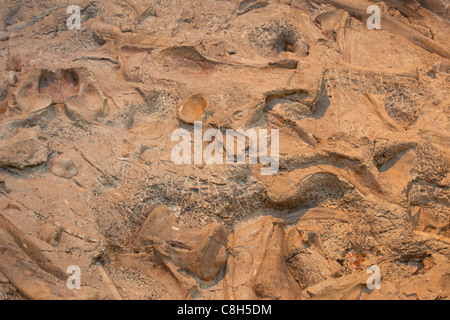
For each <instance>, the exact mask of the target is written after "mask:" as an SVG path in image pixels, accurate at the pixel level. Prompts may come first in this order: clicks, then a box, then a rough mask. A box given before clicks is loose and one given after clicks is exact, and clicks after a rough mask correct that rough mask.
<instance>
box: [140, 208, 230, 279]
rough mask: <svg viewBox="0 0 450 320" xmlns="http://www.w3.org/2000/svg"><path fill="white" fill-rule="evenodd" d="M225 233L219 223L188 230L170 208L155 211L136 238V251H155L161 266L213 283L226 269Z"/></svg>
mask: <svg viewBox="0 0 450 320" xmlns="http://www.w3.org/2000/svg"><path fill="white" fill-rule="evenodd" d="M227 240H228V237H227V234H226V233H225V230H223V228H222V227H221V226H220V225H219V224H214V223H213V224H210V225H209V226H208V227H207V228H205V229H201V230H189V229H186V228H184V227H182V226H180V225H179V224H178V223H176V222H175V219H174V218H173V217H172V216H171V214H170V210H169V208H167V207H166V206H163V205H162V206H158V207H157V208H155V209H154V210H153V211H152V212H151V213H150V215H149V216H148V218H147V220H146V221H145V223H144V225H143V226H142V229H141V230H140V232H139V234H138V235H137V237H136V244H135V248H134V251H135V252H145V251H147V250H149V249H150V250H152V251H154V254H155V255H156V256H158V258H159V259H161V260H162V261H163V262H164V263H168V264H172V265H173V266H174V267H176V268H178V269H183V270H188V271H190V272H192V273H193V274H194V275H196V276H197V277H198V278H199V279H201V280H203V281H206V282H208V281H213V280H214V279H216V278H217V276H218V274H219V272H220V271H221V270H222V269H223V268H224V267H225V266H226V262H227V258H228V254H227V252H226V248H227Z"/></svg>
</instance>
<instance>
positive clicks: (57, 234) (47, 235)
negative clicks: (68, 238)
mask: <svg viewBox="0 0 450 320" xmlns="http://www.w3.org/2000/svg"><path fill="white" fill-rule="evenodd" d="M62 231H63V230H62V227H61V226H56V225H50V226H45V227H43V228H42V229H41V231H40V232H39V238H40V239H41V240H43V241H45V242H47V243H48V244H50V245H52V246H54V247H55V246H57V245H58V243H59V241H60V240H61V234H62Z"/></svg>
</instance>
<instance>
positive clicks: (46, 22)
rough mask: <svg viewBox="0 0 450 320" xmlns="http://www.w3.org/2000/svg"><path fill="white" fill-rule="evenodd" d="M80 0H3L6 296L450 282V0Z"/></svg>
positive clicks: (347, 288) (344, 294)
mask: <svg viewBox="0 0 450 320" xmlns="http://www.w3.org/2000/svg"><path fill="white" fill-rule="evenodd" d="M76 2H77V3H73V1H69V0H61V1H53V0H45V1H19V0H0V7H1V8H2V9H3V8H4V10H3V11H4V12H2V15H1V16H0V299H17V300H18V299H80V298H81V299H92V298H94V299H95V298H97V299H122V298H123V299H147V300H148V299H427V300H434V299H449V297H450V291H449V290H450V287H449V279H450V278H449V263H450V261H449V259H450V248H449V245H450V189H449V188H450V176H449V173H448V170H449V164H450V153H449V150H450V126H449V117H450V108H449V106H450V100H449V96H450V95H449V93H450V87H449V83H450V60H449V58H450V42H449V37H448V35H449V34H450V23H449V19H448V14H449V8H450V7H449V6H448V1H446V0H423V1H422V0H421V1H406V0H385V1H379V0H374V1H366V0H229V1H213V0H211V1H209V0H208V1H206V0H192V1H181V0H164V1H159V0H158V1H147V0H125V1H122V0H96V1H84V0H83V1H76ZM74 4H76V5H78V6H79V7H80V12H81V20H80V22H81V25H80V29H79V30H77V29H74V30H69V29H68V25H67V19H68V18H69V16H70V14H68V13H67V8H68V7H69V6H71V5H74ZM370 5H378V6H379V8H380V12H381V30H370V29H369V28H368V27H367V23H366V22H367V19H368V18H369V16H370V14H368V13H367V8H368V7H369V6H370ZM196 121H199V122H201V123H202V130H203V132H202V133H205V132H206V131H207V130H210V129H213V130H215V129H218V130H220V131H221V132H222V133H223V134H225V133H226V131H227V129H235V130H239V129H240V130H242V131H244V132H245V131H246V130H248V129H254V130H256V131H257V130H261V129H267V130H268V131H269V132H270V130H271V129H277V130H279V131H278V132H279V170H278V172H277V173H276V174H274V175H262V174H261V169H263V167H264V165H262V164H260V163H258V164H249V161H248V160H249V159H248V154H247V152H246V157H245V159H246V163H245V164H239V165H237V164H234V165H233V164H223V165H222V164H206V163H205V161H198V162H197V163H191V164H182V165H177V164H175V163H174V162H173V161H172V158H171V155H172V150H173V148H174V147H175V145H176V144H177V143H179V141H172V140H173V133H174V132H175V131H176V130H178V129H183V130H186V131H182V132H184V133H186V132H188V133H190V134H192V137H193V131H194V126H193V123H194V122H196ZM178 132H180V131H178ZM193 141H194V139H193V140H192V142H193ZM269 141H270V143H272V142H274V140H272V139H270V140H269ZM224 142H225V144H226V141H224ZM210 143H214V144H215V145H219V146H220V141H217V139H215V140H214V141H203V144H202V149H203V150H206V148H207V147H209V145H210ZM250 145H251V144H250V142H249V141H248V140H247V141H245V147H246V149H247V150H249V149H250ZM191 147H192V148H191V152H192V156H194V148H193V147H194V144H193V143H192V144H191ZM270 149H271V148H270V146H268V150H270ZM208 150H209V151H211V148H209V149H208ZM260 151H264V150H258V152H260ZM233 155H234V156H237V155H238V153H237V152H231V153H230V156H233ZM259 155H262V154H259ZM224 160H225V155H224ZM73 265H76V266H79V268H80V270H81V274H82V281H81V282H82V290H81V291H80V292H73V291H70V290H68V289H67V287H66V280H67V273H66V270H67V268H68V266H73ZM372 265H375V266H378V267H379V269H380V273H381V278H380V280H381V288H380V289H373V290H372V289H369V288H368V285H367V280H368V279H369V276H370V274H368V273H367V270H368V268H369V267H370V266H372Z"/></svg>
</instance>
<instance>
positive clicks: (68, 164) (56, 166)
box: [50, 155, 78, 179]
mask: <svg viewBox="0 0 450 320" xmlns="http://www.w3.org/2000/svg"><path fill="white" fill-rule="evenodd" d="M50 172H51V173H53V174H54V175H55V176H57V177H61V178H65V179H70V178H72V177H74V176H76V175H77V174H78V169H77V167H76V165H75V163H74V162H73V160H72V159H71V158H69V157H68V156H65V155H58V156H56V157H52V159H51V160H50Z"/></svg>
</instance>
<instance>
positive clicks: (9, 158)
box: [0, 127, 50, 170]
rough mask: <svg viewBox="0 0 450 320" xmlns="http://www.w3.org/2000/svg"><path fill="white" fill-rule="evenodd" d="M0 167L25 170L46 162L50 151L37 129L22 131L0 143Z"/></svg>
mask: <svg viewBox="0 0 450 320" xmlns="http://www.w3.org/2000/svg"><path fill="white" fill-rule="evenodd" d="M0 151H1V152H0V154H1V156H0V166H1V167H4V168H5V167H6V168H7V167H13V168H17V169H21V170H23V169H25V168H26V167H32V166H36V165H39V164H42V163H44V162H46V161H47V158H48V155H49V153H50V150H49V148H48V145H47V140H46V138H45V137H44V136H43V135H42V133H41V130H40V128H39V127H34V128H31V129H22V130H21V131H19V133H17V134H16V135H15V136H14V137H12V138H10V139H6V140H3V141H1V142H0Z"/></svg>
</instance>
